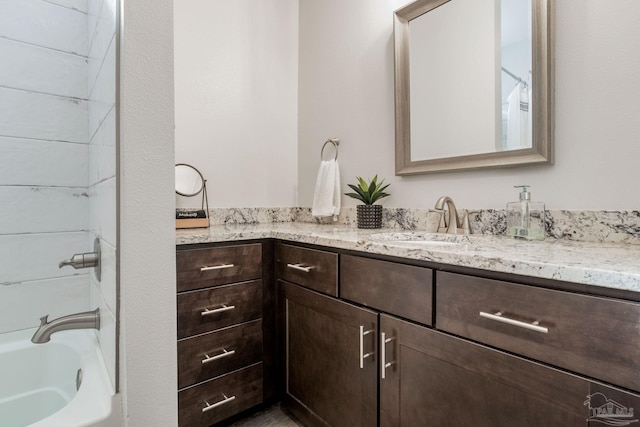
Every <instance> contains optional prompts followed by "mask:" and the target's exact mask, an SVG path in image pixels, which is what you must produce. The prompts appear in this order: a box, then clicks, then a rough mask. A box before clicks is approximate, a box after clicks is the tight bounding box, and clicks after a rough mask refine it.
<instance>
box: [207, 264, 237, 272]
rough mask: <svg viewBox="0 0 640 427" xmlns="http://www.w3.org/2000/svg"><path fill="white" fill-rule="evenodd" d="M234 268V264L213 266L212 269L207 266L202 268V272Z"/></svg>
mask: <svg viewBox="0 0 640 427" xmlns="http://www.w3.org/2000/svg"><path fill="white" fill-rule="evenodd" d="M233 267H235V266H234V265H233V264H222V265H213V266H211V267H207V266H206V265H205V266H204V267H201V268H200V271H209V270H222V269H223V268H233Z"/></svg>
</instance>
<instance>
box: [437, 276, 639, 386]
mask: <svg viewBox="0 0 640 427" xmlns="http://www.w3.org/2000/svg"><path fill="white" fill-rule="evenodd" d="M436 301H437V309H436V327H437V328H438V329H441V330H444V331H447V332H451V333H454V334H456V335H460V336H463V337H467V338H470V339H473V340H475V341H479V342H482V343H486V344H489V345H492V346H495V347H499V348H502V349H505V350H508V351H511V352H514V353H518V354H522V355H524V356H528V357H532V358H534V359H537V360H541V361H543V362H548V363H551V364H553V365H556V366H559V367H562V368H566V369H569V370H571V371H574V372H578V373H582V374H585V375H588V376H591V377H594V378H598V379H600V380H604V381H608V382H611V383H613V384H617V385H619V386H622V387H627V388H630V389H633V390H640V304H638V303H633V302H628V301H622V300H614V299H607V298H600V297H594V296H588V295H581V294H574V293H569V292H564V291H556V290H550V289H542V288H536V287H531V286H525V285H518V284H513V283H507V282H501V281H497V280H490V279H481V278H477V277H472V276H465V275H460V274H454V273H444V272H437V273H436ZM497 313H500V314H497ZM534 322H535V323H534Z"/></svg>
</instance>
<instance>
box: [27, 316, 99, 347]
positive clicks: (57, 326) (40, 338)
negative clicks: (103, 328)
mask: <svg viewBox="0 0 640 427" xmlns="http://www.w3.org/2000/svg"><path fill="white" fill-rule="evenodd" d="M48 318H49V315H48V314H47V315H46V316H44V317H41V318H40V327H39V328H38V330H37V331H36V333H35V334H33V337H32V338H31V342H32V343H34V344H42V343H46V342H49V338H50V337H51V334H53V333H56V332H59V331H66V330H69V329H98V330H99V329H100V309H99V308H96V309H95V310H93V311H85V312H82V313H77V314H70V315H69V316H64V317H60V318H58V319H55V320H52V321H51V322H47V319H48Z"/></svg>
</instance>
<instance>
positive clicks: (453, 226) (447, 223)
mask: <svg viewBox="0 0 640 427" xmlns="http://www.w3.org/2000/svg"><path fill="white" fill-rule="evenodd" d="M445 205H446V207H447V211H448V217H445V211H444V207H445ZM434 210H435V211H436V212H438V213H440V225H439V226H438V233H447V234H461V233H459V232H458V228H459V224H458V211H457V210H456V205H455V203H453V199H452V198H451V197H449V196H442V197H440V198H439V199H438V200H437V201H436V205H435V207H434Z"/></svg>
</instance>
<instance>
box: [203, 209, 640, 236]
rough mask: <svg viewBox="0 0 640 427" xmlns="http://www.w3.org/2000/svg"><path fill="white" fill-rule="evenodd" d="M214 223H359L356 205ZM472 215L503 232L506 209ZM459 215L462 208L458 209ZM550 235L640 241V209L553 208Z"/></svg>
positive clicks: (395, 223)
mask: <svg viewBox="0 0 640 427" xmlns="http://www.w3.org/2000/svg"><path fill="white" fill-rule="evenodd" d="M209 212H210V215H211V224H212V225H218V224H262V223H286V222H307V223H312V224H325V225H349V226H352V227H355V226H356V209H355V208H343V209H342V210H341V214H340V216H339V218H338V221H337V222H334V221H333V220H332V219H331V218H314V217H313V216H311V209H310V208H299V207H298V208H213V209H209ZM382 212H383V226H384V227H385V228H394V229H400V230H421V231H435V230H436V229H437V226H438V222H439V219H440V216H439V214H437V213H434V212H430V211H429V209H405V208H384V209H383V211H382ZM474 212H475V213H472V214H471V216H470V223H471V228H472V230H473V232H474V233H475V234H491V235H503V234H504V233H505V230H506V226H507V225H506V218H505V211H504V210H502V209H484V210H479V211H474ZM458 214H459V216H461V215H462V211H459V212H458ZM545 224H546V232H547V237H548V238H552V239H564V240H573V241H578V242H601V243H630V244H640V211H638V210H629V211H568V210H550V211H547V212H546V216H545Z"/></svg>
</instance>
